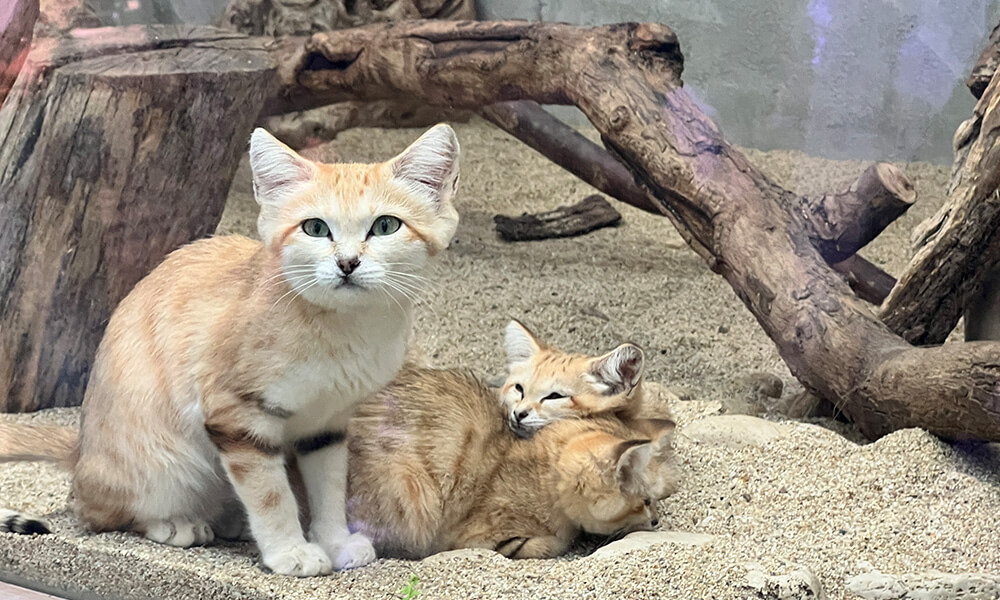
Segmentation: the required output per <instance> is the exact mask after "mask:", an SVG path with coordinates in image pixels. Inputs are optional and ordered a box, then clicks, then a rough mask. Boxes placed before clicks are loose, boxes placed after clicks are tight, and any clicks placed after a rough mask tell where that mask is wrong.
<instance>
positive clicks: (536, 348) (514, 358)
mask: <svg viewBox="0 0 1000 600" xmlns="http://www.w3.org/2000/svg"><path fill="white" fill-rule="evenodd" d="M504 347H505V348H506V349H507V364H508V365H509V366H513V365H519V364H522V363H526V362H528V361H530V360H531V359H532V357H534V356H535V355H536V354H538V353H539V352H540V351H541V350H542V349H543V348H545V344H544V343H543V342H542V341H541V340H539V339H538V338H536V337H535V335H534V334H533V333H531V331H529V330H528V328H527V327H525V326H524V325H522V324H521V322H520V321H517V320H512V321H511V322H510V323H507V329H506V330H504Z"/></svg>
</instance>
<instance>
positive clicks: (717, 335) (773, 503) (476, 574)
mask: <svg viewBox="0 0 1000 600" xmlns="http://www.w3.org/2000/svg"><path fill="white" fill-rule="evenodd" d="M457 129H458V134H459V137H460V139H461V141H462V144H463V148H464V158H463V167H462V190H461V196H460V198H459V200H458V202H457V204H458V208H459V211H460V213H461V215H462V224H461V226H460V228H459V232H458V235H457V238H456V241H455V243H454V244H453V245H452V247H451V248H450V249H449V250H448V251H447V252H446V253H445V254H444V257H443V260H442V261H440V264H439V266H437V267H436V268H435V269H434V273H433V277H434V279H435V281H436V282H437V283H436V285H435V286H434V288H433V289H432V290H430V291H429V292H428V294H427V298H428V300H427V302H425V303H424V305H422V306H421V308H420V309H419V311H418V317H417V323H416V327H417V340H418V342H419V343H420V345H421V346H422V347H423V348H424V349H425V351H426V352H427V354H428V355H429V356H431V357H433V361H434V362H435V363H437V364H439V365H442V366H458V365H460V366H467V367H471V368H473V369H475V370H476V371H477V372H479V373H481V374H483V375H485V376H489V375H493V374H496V373H498V372H501V371H502V370H503V358H502V351H501V339H502V328H503V325H504V324H505V323H506V322H507V320H508V319H510V318H511V317H517V318H521V319H523V320H524V321H525V322H526V323H527V324H529V325H530V326H532V327H534V328H535V329H536V330H537V332H538V333H539V334H540V335H542V336H543V337H545V338H547V339H549V340H551V341H552V342H553V343H554V344H556V345H557V346H559V347H562V348H564V349H568V350H575V351H582V352H597V351H600V350H604V349H607V348H610V347H612V346H614V345H615V344H616V343H618V342H621V341H624V340H631V341H634V342H637V343H639V344H641V345H642V346H644V347H645V348H646V350H647V356H648V361H649V367H648V379H649V380H650V381H652V382H657V383H658V384H661V385H655V384H654V385H653V386H652V387H653V388H654V389H655V390H657V391H659V393H657V394H655V395H656V396H657V397H658V398H659V399H660V401H661V402H668V403H669V404H670V408H671V410H672V411H673V412H674V413H675V415H676V417H677V420H678V422H679V423H680V424H681V426H682V427H681V429H680V430H679V431H680V433H679V435H678V438H677V444H676V446H677V452H678V455H679V457H680V461H681V467H682V470H683V472H684V476H685V479H684V486H683V489H682V490H681V491H680V492H679V493H678V494H676V495H675V496H673V497H671V498H670V499H668V500H666V501H664V502H663V503H662V505H661V508H662V512H663V518H662V520H661V528H662V529H665V530H675V531H686V532H697V533H706V534H711V535H714V536H716V537H715V538H714V539H713V540H712V541H710V542H708V543H707V544H704V545H702V546H684V545H676V544H664V545H659V546H653V547H650V548H645V549H640V550H635V551H633V552H631V553H628V554H623V555H619V556H617V557H615V558H610V559H596V558H583V557H580V556H569V557H564V558H562V559H558V560H530V561H510V560H507V559H504V558H502V557H500V556H499V555H496V554H492V553H486V552H468V553H461V554H457V555H445V556H442V557H436V558H431V559H428V560H425V561H420V562H406V561H396V560H379V561H378V562H377V563H375V564H374V565H371V566H368V567H364V568H361V569H357V570H354V571H350V572H346V573H338V574H335V575H333V576H330V577H325V578H314V579H307V580H296V579H291V578H286V577H280V576H275V575H267V574H264V573H262V572H261V571H260V570H259V568H258V567H257V566H256V560H257V557H256V553H255V551H254V550H253V549H252V547H251V546H248V545H239V544H235V545H225V546H216V547H210V548H195V549H188V550H179V549H174V548H166V547H163V546H159V545H156V544H153V543H150V542H146V541H144V540H142V539H140V538H138V537H137V536H134V535H131V534H120V533H116V534H102V535H87V534H85V533H84V532H82V531H81V530H80V529H79V527H78V526H77V525H76V524H75V520H74V519H73V518H72V517H71V516H69V515H68V514H67V513H66V512H65V511H64V510H63V508H64V506H65V497H66V491H67V484H66V477H65V476H64V475H62V474H60V473H59V472H57V471H56V470H55V469H54V468H52V467H49V466H44V465H36V464H25V465H13V466H3V467H0V506H9V507H16V508H20V509H25V510H31V511H35V512H38V513H44V514H50V515H51V517H52V521H53V524H54V527H55V529H56V531H57V533H56V534H55V535H51V536H45V537H36V538H28V537H21V536H13V535H0V578H5V577H6V578H8V579H9V578H12V577H14V578H18V579H22V580H23V579H29V580H32V581H33V582H35V583H36V584H41V585H44V586H47V587H50V588H55V589H68V590H72V591H73V595H80V594H79V593H80V592H83V593H85V594H86V595H88V596H90V597H93V595H97V596H100V597H111V598H303V599H304V598H326V597H345V598H346V597H352V598H390V597H398V596H397V594H396V592H397V591H398V590H399V589H400V588H401V587H402V586H403V585H404V584H405V583H406V582H407V581H408V580H409V578H410V575H411V574H416V575H417V576H418V577H419V578H420V584H419V589H420V590H421V592H422V595H421V597H422V598H472V597H480V598H526V599H532V600H537V599H539V598H581V597H586V598H618V597H625V598H646V597H649V598H657V597H661V598H743V597H754V596H753V594H752V593H751V592H749V591H748V590H747V589H746V588H745V587H743V586H744V583H745V581H746V574H747V570H748V568H750V567H751V566H752V565H759V566H760V567H761V568H762V569H763V570H764V571H765V572H768V573H775V574H784V573H788V572H789V571H791V570H793V569H794V568H796V567H797V566H804V567H806V568H808V569H809V570H811V571H812V572H814V573H815V574H816V575H818V576H819V578H820V581H821V582H822V584H823V587H824V588H825V589H826V592H827V594H828V596H829V597H830V598H849V597H854V596H853V595H852V594H850V593H849V592H847V591H846V581H847V580H848V579H849V578H850V577H852V576H854V575H857V574H859V573H863V572H867V571H870V570H872V569H873V568H874V569H877V570H880V571H882V572H885V573H909V572H920V571H925V570H929V569H936V570H939V571H944V572H955V573H957V572H982V573H994V574H1000V544H998V543H997V534H998V532H1000V476H998V472H1000V468H998V466H1000V451H998V450H997V449H996V447H994V446H989V445H963V446H960V447H952V446H949V445H946V444H944V443H942V442H940V441H938V440H936V439H935V438H933V437H932V436H930V435H928V434H926V433H924V432H922V431H917V430H906V431H901V432H897V433H895V434H892V435H889V436H887V437H885V438H883V439H882V440H880V441H878V442H875V443H873V444H868V445H857V444H855V443H854V442H852V441H849V440H848V439H846V438H845V437H842V436H841V435H839V434H837V433H835V432H833V431H831V430H828V429H824V428H822V427H820V426H818V425H810V424H804V423H796V422H788V423H784V424H782V425H781V426H780V430H779V431H780V435H779V436H778V437H777V438H776V439H774V440H772V441H770V442H767V443H765V444H764V445H761V446H754V445H750V446H740V445H733V444H722V443H712V442H710V441H701V442H699V441H696V440H695V439H692V437H691V436H686V435H685V434H684V431H685V428H684V426H686V425H688V424H689V423H691V422H692V421H695V420H697V419H699V418H701V417H703V416H706V415H714V414H717V413H718V412H719V411H720V406H721V404H722V402H724V401H729V400H731V399H733V398H736V399H740V398H746V397H748V396H750V395H751V394H752V391H751V384H750V383H749V381H750V380H751V379H752V378H753V377H752V376H753V375H754V374H755V373H760V372H769V373H773V374H775V375H777V376H778V377H780V378H781V379H783V380H784V381H785V384H786V385H785V392H784V394H785V397H788V396H790V395H792V394H795V393H797V392H798V391H799V390H800V389H801V388H800V387H799V386H798V385H797V384H796V383H794V380H793V379H792V378H791V376H790V374H789V373H788V371H787V369H786V368H785V367H784V364H783V363H782V362H781V360H780V358H779V357H778V356H777V353H776V352H775V350H774V347H773V344H772V343H771V342H770V341H769V340H768V339H767V337H766V336H765V335H764V334H763V333H762V332H761V330H760V329H759V327H758V326H757V324H756V323H755V321H754V320H753V318H752V316H751V315H750V313H749V312H748V311H747V310H746V309H745V308H744V307H743V305H742V304H741V303H740V302H739V301H738V299H737V298H736V297H735V295H734V294H733V293H732V291H731V289H730V288H729V287H728V286H727V285H726V284H725V282H724V281H723V280H722V279H721V278H720V277H718V276H717V275H714V274H712V273H711V272H710V271H709V270H708V269H707V268H706V266H705V264H704V262H703V261H702V260H701V259H700V258H698V257H697V256H696V255H695V254H694V253H693V252H691V251H690V250H689V249H687V248H686V247H685V246H684V245H683V243H682V241H681V239H680V237H679V236H678V234H677V233H676V232H675V231H674V230H673V228H672V227H671V225H670V224H669V223H668V222H667V221H666V220H665V219H662V218H657V217H653V216H648V215H645V214H644V213H641V212H639V211H637V210H634V209H631V208H630V207H627V206H622V205H618V204H616V206H617V207H618V208H619V210H621V212H622V214H623V216H624V224H623V225H622V226H621V227H618V228H614V229H604V230H601V231H598V232H595V233H592V234H590V235H588V236H584V237H581V238H576V239H568V240H553V241H544V242H533V243H524V244H515V245H511V244H505V243H503V242H500V241H499V240H498V239H497V237H496V235H495V233H494V230H493V222H492V217H493V215H494V214H496V213H498V212H500V213H506V214H519V213H520V212H522V211H539V210H545V209H549V208H553V207H555V206H557V205H560V204H566V203H569V202H575V201H576V200H578V199H580V198H582V197H583V196H585V195H586V194H588V193H590V192H591V190H590V188H589V187H588V186H586V185H585V184H583V183H580V182H579V181H577V180H575V179H574V178H573V177H572V176H570V175H568V174H566V173H564V172H563V171H561V170H560V169H558V168H557V167H555V166H552V165H551V164H549V163H548V162H547V161H546V160H545V159H544V158H542V157H540V156H539V155H537V154H535V153H534V152H532V151H531V150H528V149H527V148H525V147H524V146H522V145H521V144H520V143H519V142H517V141H515V140H513V139H512V138H509V137H508V136H506V135H505V134H503V133H501V132H499V131H497V130H494V129H491V128H489V127H488V126H486V125H485V124H483V123H481V122H478V123H473V124H470V125H460V126H458V127H457ZM418 133H419V132H417V131H384V132H381V131H371V130H367V131H352V132H348V133H346V134H344V135H342V136H341V137H340V138H339V139H338V140H337V141H336V142H335V143H334V147H335V148H336V149H337V150H338V151H339V152H340V153H341V156H342V157H344V158H345V159H349V160H357V161H369V160H381V159H384V158H386V157H389V156H391V155H393V154H395V153H396V152H398V151H399V150H400V149H401V148H403V147H405V145H406V144H408V143H409V142H410V141H412V139H413V138H414V137H415V136H416V135H417V134H418ZM748 154H749V155H750V157H751V159H752V160H753V161H754V162H755V163H756V164H758V165H759V166H761V167H762V168H763V169H764V170H765V171H767V172H768V173H770V174H771V175H773V176H774V177H775V178H776V179H777V180H778V181H779V182H782V183H783V184H785V185H788V186H789V187H791V188H792V189H796V190H798V191H801V192H804V193H816V192H825V191H831V190H840V189H841V188H842V187H843V186H844V185H846V184H847V183H849V182H850V181H851V180H853V179H854V178H855V177H856V176H857V175H858V174H859V173H860V171H861V170H862V169H863V168H864V166H865V164H864V163H857V162H841V161H828V160H821V159H817V158H812V157H808V156H805V155H803V154H800V153H792V152H757V151H749V152H748ZM901 166H902V167H903V168H905V169H906V171H907V173H908V174H909V175H910V176H911V177H912V178H913V179H914V181H915V182H916V184H917V188H918V191H919V192H920V194H921V198H920V201H919V202H918V204H917V206H915V207H914V208H913V209H912V210H911V211H910V213H909V214H907V215H906V216H905V217H904V218H902V219H900V220H899V221H898V222H897V223H896V224H894V225H892V226H891V227H890V228H889V229H888V230H887V231H886V233H884V234H883V235H882V236H881V237H880V238H879V240H877V241H876V242H875V243H874V244H873V245H872V247H871V248H869V249H866V250H865V252H864V254H865V255H866V256H867V257H868V258H869V259H871V260H873V261H874V262H876V263H877V264H880V265H882V266H884V267H885V268H887V269H888V270H890V271H891V272H897V273H898V272H899V271H900V270H901V269H902V268H903V266H904V265H905V263H906V261H907V259H908V257H909V254H910V250H909V243H908V241H907V237H908V235H909V231H910V230H911V229H912V227H913V226H914V225H915V224H916V223H918V222H919V221H920V220H921V219H923V218H925V217H927V216H929V215H930V214H932V213H933V212H934V210H935V209H936V208H937V206H939V205H940V202H941V195H942V190H944V187H945V184H946V181H947V168H944V167H939V166H932V165H923V164H907V165H901ZM238 177H239V178H240V180H239V182H238V184H237V185H236V186H234V194H233V197H232V198H231V202H230V205H229V207H228V210H227V213H226V215H225V216H224V218H223V224H222V230H223V231H224V232H239V233H250V232H251V231H252V229H253V223H254V218H255V212H256V209H255V206H254V205H253V201H252V199H251V198H250V196H249V195H248V190H249V184H248V173H247V171H246V170H245V169H243V170H241V172H240V174H239V175H238ZM859 343H863V341H859ZM661 386H662V387H661ZM664 388H666V389H670V390H673V391H674V392H677V394H678V395H679V396H681V398H683V400H679V399H677V398H676V397H674V396H673V395H672V394H670V393H667V392H666V391H664ZM4 418H16V419H26V420H31V419H36V418H37V419H42V420H49V421H51V420H59V419H62V420H67V421H72V420H74V419H75V418H76V411H73V410H61V411H48V412H46V413H42V414H40V415H24V416H18V417H4ZM846 433H848V435H849V436H850V437H852V438H853V437H854V436H852V435H851V434H850V432H846Z"/></svg>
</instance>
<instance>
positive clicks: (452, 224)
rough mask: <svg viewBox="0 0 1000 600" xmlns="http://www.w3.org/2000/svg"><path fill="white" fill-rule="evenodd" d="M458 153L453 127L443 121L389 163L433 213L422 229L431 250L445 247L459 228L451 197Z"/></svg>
mask: <svg viewBox="0 0 1000 600" xmlns="http://www.w3.org/2000/svg"><path fill="white" fill-rule="evenodd" d="M460 154H461V150H460V148H459V145H458V137H457V136H456V135H455V131H454V130H453V129H452V128H451V127H449V126H448V125H445V124H444V123H442V124H440V125H435V126H434V127H431V128H430V129H429V130H427V132H426V133H424V134H423V135H422V136H420V137H419V138H417V141H415V142H413V143H412V144H410V147H409V148H407V149H406V150H403V151H402V152H401V153H400V154H399V156H397V157H396V158H394V159H392V160H391V161H389V163H388V164H389V167H390V169H391V173H392V180H393V181H394V182H396V183H397V184H398V185H400V186H401V187H402V188H403V189H404V190H405V191H406V192H407V194H408V195H409V196H410V197H411V198H413V199H414V200H415V201H417V202H421V203H422V204H424V205H425V207H426V208H427V209H429V211H428V212H429V213H430V214H431V215H433V217H432V218H431V220H430V221H429V222H428V226H427V228H426V229H425V230H424V231H423V234H424V236H423V237H424V239H426V240H427V241H428V242H429V246H430V247H429V250H430V253H431V254H435V253H437V252H438V251H440V250H443V249H444V248H447V247H448V244H449V243H451V239H452V238H453V237H454V236H455V231H456V230H457V229H458V211H456V210H455V207H454V206H453V205H452V199H453V198H454V197H455V194H456V193H457V192H458V159H459V155H460Z"/></svg>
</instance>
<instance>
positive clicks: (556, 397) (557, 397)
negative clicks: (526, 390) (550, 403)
mask: <svg viewBox="0 0 1000 600" xmlns="http://www.w3.org/2000/svg"><path fill="white" fill-rule="evenodd" d="M565 397H566V394H560V393H559V392H552V393H551V394H549V395H548V396H546V397H544V398H542V402H545V401H546V400H561V399H562V398H565Z"/></svg>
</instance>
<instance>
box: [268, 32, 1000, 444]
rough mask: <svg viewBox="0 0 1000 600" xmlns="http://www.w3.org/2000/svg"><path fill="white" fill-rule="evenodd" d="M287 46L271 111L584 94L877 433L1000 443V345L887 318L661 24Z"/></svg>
mask: <svg viewBox="0 0 1000 600" xmlns="http://www.w3.org/2000/svg"><path fill="white" fill-rule="evenodd" d="M361 49H363V51H361ZM289 50H290V52H288V51H289ZM282 51H284V52H285V54H284V56H285V57H286V58H287V59H289V62H287V63H286V64H285V67H284V68H280V69H279V73H280V75H281V76H282V80H283V82H284V83H285V88H284V90H283V92H282V94H281V95H279V96H278V97H276V98H275V99H274V102H272V103H271V104H270V109H271V110H281V109H282V107H285V108H289V107H302V106H309V105H316V104H322V103H325V102H331V101H336V100H343V99H348V98H358V97H359V96H360V97H362V98H364V99H379V98H390V97H393V96H396V95H399V94H411V95H413V96H414V97H418V98H421V99H423V100H424V101H426V102H429V103H433V104H438V105H442V106H451V107H460V108H470V109H478V108H481V107H483V106H486V105H489V104H493V103H496V102H501V101H510V100H525V99H530V100H535V101H536V102H540V103H548V104H560V103H563V104H566V103H568V104H575V105H576V106H577V107H579V108H580V109H581V110H582V111H583V112H584V114H586V115H587V117H588V118H589V119H590V121H591V123H593V124H594V126H595V127H596V128H597V129H598V130H599V131H600V132H601V134H602V137H603V141H604V143H605V145H606V146H608V147H609V148H610V149H611V150H612V151H613V152H614V153H616V155H617V156H618V157H620V159H621V160H622V161H623V163H624V164H625V165H626V167H627V168H628V169H629V170H630V171H631V172H632V173H633V175H634V176H635V177H636V178H637V180H638V181H639V183H640V185H641V187H643V188H644V189H645V190H646V191H647V192H649V193H651V194H652V195H653V196H654V197H655V198H656V200H657V201H658V202H660V203H661V204H662V205H663V207H664V209H665V210H667V211H668V213H669V216H670V218H671V219H672V220H673V222H674V224H675V225H676V226H677V227H678V229H679V230H680V231H683V232H685V236H686V239H688V240H689V243H690V245H691V246H692V248H693V249H694V250H695V251H696V252H698V253H699V254H701V255H702V256H703V257H704V258H705V259H706V260H707V261H708V263H709V265H710V267H711V268H712V269H713V270H715V271H717V272H718V273H720V274H721V275H722V276H723V277H724V278H725V279H726V281H727V282H728V283H729V284H730V285H731V286H732V288H733V290H734V291H735V292H736V294H737V295H738V296H739V297H740V299H741V300H742V301H743V302H744V304H745V305H746V306H747V307H748V308H749V310H750V311H751V312H752V313H753V315H754V316H755V317H756V318H757V320H758V322H759V323H760V325H761V326H762V327H763V329H764V330H765V332H766V333H767V334H768V335H769V336H770V337H771V339H772V340H773V341H774V342H775V344H776V345H777V347H778V350H779V352H780V354H781V356H782V358H783V359H784V360H785V362H786V363H787V364H788V366H789V368H790V369H791V371H792V373H793V374H794V375H795V376H796V377H797V378H798V379H799V380H800V381H801V382H802V383H803V384H804V385H805V386H806V388H807V389H809V390H811V391H813V392H815V393H817V394H818V395H819V396H821V397H823V398H825V399H827V400H830V401H831V402H833V403H834V404H835V405H836V406H838V407H839V408H841V409H842V410H843V411H844V413H845V414H847V415H848V416H849V417H850V418H851V419H852V420H853V421H854V422H855V423H856V424H857V425H858V427H859V429H860V430H861V431H862V432H863V433H865V434H867V435H869V436H871V437H877V436H879V435H883V434H885V433H887V432H889V431H892V430H895V429H899V428H902V427H923V428H925V429H927V430H929V431H931V432H933V433H936V434H938V435H941V436H943V437H946V438H949V439H968V438H974V439H988V440H1000V402H997V400H996V398H997V396H996V391H995V390H996V389H998V388H1000V372H998V370H997V369H995V368H992V367H990V365H996V364H1000V344H993V343H970V344H968V345H963V346H959V347H954V346H950V347H948V349H940V348H915V347H913V346H910V345H909V344H907V343H906V342H905V341H904V340H903V339H902V338H900V337H899V336H897V335H896V334H894V333H893V332H892V331H890V330H889V329H888V328H887V327H886V326H885V324H883V323H882V322H881V321H879V320H878V319H877V318H876V317H875V315H873V314H872V313H871V311H870V310H869V309H868V308H867V307H866V305H865V304H864V303H863V302H862V301H861V300H859V299H858V298H857V297H856V296H854V295H853V294H852V293H851V291H850V289H849V288H848V286H847V284H846V283H844V282H843V281H842V280H841V279H840V277H839V276H838V275H837V274H836V273H835V272H834V271H833V270H832V269H831V268H830V267H829V266H827V265H826V263H825V262H824V260H823V258H822V257H821V255H820V253H819V251H818V250H817V249H816V248H815V247H814V246H813V243H812V241H811V240H810V235H809V229H808V226H807V224H806V223H805V218H804V217H803V215H802V214H801V211H800V207H801V202H800V201H799V198H798V197H797V196H795V195H794V194H792V193H790V192H788V191H787V190H784V189H782V188H781V187H780V186H778V185H776V184H775V183H774V182H772V181H770V180H769V179H768V178H767V177H766V176H765V175H764V174H762V173H761V172H760V171H759V170H757V169H756V167H754V165H753V164H752V163H750V161H748V160H747V159H746V157H745V156H743V155H742V154H740V153H739V152H738V151H736V150H735V149H733V148H732V147H730V146H729V145H728V144H727V143H726V141H725V140H724V139H723V138H722V136H721V134H720V132H719V130H718V129H717V128H716V127H715V125H714V124H713V123H712V122H711V120H710V119H709V118H708V117H707V116H705V115H704V114H703V113H702V112H701V110H700V109H699V108H698V106H697V104H695V103H694V102H693V101H692V100H691V98H690V97H688V96H687V94H686V93H684V91H683V90H682V89H681V88H680V80H679V77H678V73H679V65H680V64H681V55H680V51H679V48H678V45H677V39H676V37H675V35H674V33H673V31H671V30H670V29H669V28H667V27H666V26H663V25H657V24H624V25H612V26H606V27H597V28H589V29H582V28H576V27H571V26H567V25H555V24H540V23H523V22H494V23H457V24H448V23H436V22H428V23H416V24H415V23H405V24H399V25H395V26H373V27H367V28H362V29H356V30H349V31H344V32H338V34H336V35H328V34H317V35H315V36H313V37H312V38H310V40H309V41H308V42H307V43H306V44H305V46H304V47H303V48H298V49H296V48H294V47H287V46H286V47H284V48H283V49H282ZM609 82H614V84H613V85H611V84H610V83H609ZM984 98H985V96H984ZM984 129H985V127H984ZM897 287H899V286H897ZM970 372H974V373H975V375H976V376H975V377H972V378H970V377H969V373H970Z"/></svg>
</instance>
